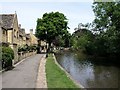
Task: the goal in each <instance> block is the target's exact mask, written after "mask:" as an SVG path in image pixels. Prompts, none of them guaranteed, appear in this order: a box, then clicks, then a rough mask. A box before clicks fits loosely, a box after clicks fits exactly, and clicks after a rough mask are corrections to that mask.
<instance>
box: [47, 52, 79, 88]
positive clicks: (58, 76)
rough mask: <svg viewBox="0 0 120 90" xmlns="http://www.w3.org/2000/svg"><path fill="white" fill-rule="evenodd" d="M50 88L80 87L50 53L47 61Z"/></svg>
mask: <svg viewBox="0 0 120 90" xmlns="http://www.w3.org/2000/svg"><path fill="white" fill-rule="evenodd" d="M46 78H47V85H48V88H78V87H77V86H76V85H75V84H74V83H73V82H72V80H70V79H69V78H68V77H67V76H66V74H65V72H64V71H62V70H61V69H60V68H59V67H58V66H57V65H56V64H55V62H54V59H53V57H52V55H51V54H50V55H49V57H48V58H47V62H46Z"/></svg>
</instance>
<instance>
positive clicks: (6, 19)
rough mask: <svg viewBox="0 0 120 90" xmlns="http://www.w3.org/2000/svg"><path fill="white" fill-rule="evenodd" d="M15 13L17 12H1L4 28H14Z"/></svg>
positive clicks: (0, 17) (0, 16)
mask: <svg viewBox="0 0 120 90" xmlns="http://www.w3.org/2000/svg"><path fill="white" fill-rule="evenodd" d="M14 15H15V14H0V22H2V27H3V28H5V29H11V28H13V21H14Z"/></svg>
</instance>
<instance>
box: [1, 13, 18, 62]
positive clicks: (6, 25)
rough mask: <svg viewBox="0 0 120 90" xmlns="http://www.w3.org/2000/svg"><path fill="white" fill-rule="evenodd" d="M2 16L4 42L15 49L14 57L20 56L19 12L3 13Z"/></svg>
mask: <svg viewBox="0 0 120 90" xmlns="http://www.w3.org/2000/svg"><path fill="white" fill-rule="evenodd" d="M0 17H1V22H2V25H1V28H2V43H9V46H10V47H11V48H12V49H13V51H14V54H15V55H14V59H15V60H17V58H18V54H17V51H18V48H17V46H18V42H19V39H18V38H19V30H18V19H17V14H16V13H15V14H2V15H0Z"/></svg>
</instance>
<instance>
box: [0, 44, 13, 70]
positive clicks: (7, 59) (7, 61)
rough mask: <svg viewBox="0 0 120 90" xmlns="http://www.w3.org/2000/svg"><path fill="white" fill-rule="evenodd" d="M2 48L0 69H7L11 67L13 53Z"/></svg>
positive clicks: (9, 49) (6, 48)
mask: <svg viewBox="0 0 120 90" xmlns="http://www.w3.org/2000/svg"><path fill="white" fill-rule="evenodd" d="M0 48H2V53H1V54H2V55H1V56H2V58H1V60H0V62H2V69H9V68H11V67H12V60H13V59H14V52H13V50H12V49H11V48H10V47H4V46H2V47H0Z"/></svg>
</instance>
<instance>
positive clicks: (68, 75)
mask: <svg viewBox="0 0 120 90" xmlns="http://www.w3.org/2000/svg"><path fill="white" fill-rule="evenodd" d="M52 56H53V59H54V61H55V64H56V65H57V66H58V67H59V68H60V69H61V70H62V71H64V72H65V74H66V76H67V77H68V78H70V79H71V80H72V81H73V83H74V84H75V85H77V86H78V87H79V88H84V87H83V86H82V85H81V84H78V83H77V82H76V81H75V80H74V79H73V78H72V76H71V75H70V74H69V73H68V72H67V71H66V70H65V69H64V68H63V67H62V66H61V65H60V64H59V63H58V62H57V60H56V57H55V55H54V53H53V54H52Z"/></svg>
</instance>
